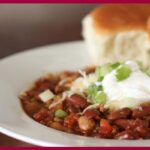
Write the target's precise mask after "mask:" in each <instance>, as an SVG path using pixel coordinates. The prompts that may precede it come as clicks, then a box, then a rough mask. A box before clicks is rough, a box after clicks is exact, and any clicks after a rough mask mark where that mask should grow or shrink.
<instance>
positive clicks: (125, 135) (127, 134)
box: [115, 131, 135, 140]
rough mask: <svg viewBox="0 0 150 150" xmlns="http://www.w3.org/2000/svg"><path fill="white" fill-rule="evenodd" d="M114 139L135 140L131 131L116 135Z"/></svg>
mask: <svg viewBox="0 0 150 150" xmlns="http://www.w3.org/2000/svg"><path fill="white" fill-rule="evenodd" d="M115 139H118V140H133V139H135V138H134V136H133V133H132V132H131V131H122V132H119V133H117V134H116V136H115Z"/></svg>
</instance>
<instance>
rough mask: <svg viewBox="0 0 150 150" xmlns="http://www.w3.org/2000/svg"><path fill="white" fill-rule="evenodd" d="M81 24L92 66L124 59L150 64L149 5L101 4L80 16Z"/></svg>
mask: <svg viewBox="0 0 150 150" xmlns="http://www.w3.org/2000/svg"><path fill="white" fill-rule="evenodd" d="M82 27H83V28H82V34H83V37H84V39H85V42H86V43H87V46H88V50H89V54H90V56H91V57H92V62H93V63H94V64H95V65H99V64H103V63H108V62H116V61H125V60H136V61H142V62H143V63H144V64H145V65H150V39H149V33H150V5H148V4H122V5H121V4H105V5H101V6H100V7H98V8H96V9H94V10H93V11H92V12H91V13H90V14H88V15H87V16H86V17H85V18H84V19H83V22H82Z"/></svg>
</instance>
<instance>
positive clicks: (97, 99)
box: [95, 92, 106, 104]
mask: <svg viewBox="0 0 150 150" xmlns="http://www.w3.org/2000/svg"><path fill="white" fill-rule="evenodd" d="M95 102H96V103H100V104H104V103H105V102H106V94H105V93H104V92H97V94H96V95H95Z"/></svg>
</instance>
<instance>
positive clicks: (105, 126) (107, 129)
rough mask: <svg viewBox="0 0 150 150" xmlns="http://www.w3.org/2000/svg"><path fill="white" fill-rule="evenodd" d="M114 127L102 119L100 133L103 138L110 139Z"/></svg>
mask: <svg viewBox="0 0 150 150" xmlns="http://www.w3.org/2000/svg"><path fill="white" fill-rule="evenodd" d="M112 131H113V127H112V126H111V125H110V123H109V122H108V120H106V119H101V121H100V128H99V133H100V135H101V136H102V137H105V138H110V137H111V136H112Z"/></svg>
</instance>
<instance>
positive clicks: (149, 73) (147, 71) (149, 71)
mask: <svg viewBox="0 0 150 150" xmlns="http://www.w3.org/2000/svg"><path fill="white" fill-rule="evenodd" d="M146 74H147V75H148V76H149V77H150V69H148V70H146Z"/></svg>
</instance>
